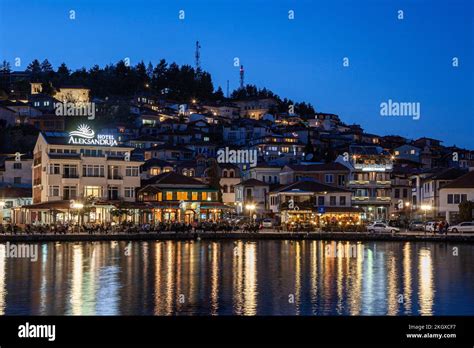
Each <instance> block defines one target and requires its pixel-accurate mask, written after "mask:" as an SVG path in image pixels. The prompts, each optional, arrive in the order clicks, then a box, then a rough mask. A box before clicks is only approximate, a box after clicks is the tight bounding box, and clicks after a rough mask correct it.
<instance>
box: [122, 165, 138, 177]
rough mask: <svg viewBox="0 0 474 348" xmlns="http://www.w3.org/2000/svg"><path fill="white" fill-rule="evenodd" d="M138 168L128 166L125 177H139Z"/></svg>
mask: <svg viewBox="0 0 474 348" xmlns="http://www.w3.org/2000/svg"><path fill="white" fill-rule="evenodd" d="M138 173H139V171H138V167H130V166H127V167H126V168H125V175H126V176H138Z"/></svg>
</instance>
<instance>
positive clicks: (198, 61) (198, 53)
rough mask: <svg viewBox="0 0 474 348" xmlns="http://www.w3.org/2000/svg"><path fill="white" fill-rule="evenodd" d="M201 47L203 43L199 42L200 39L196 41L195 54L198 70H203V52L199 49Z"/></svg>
mask: <svg viewBox="0 0 474 348" xmlns="http://www.w3.org/2000/svg"><path fill="white" fill-rule="evenodd" d="M200 49H201V45H200V44H199V41H196V52H195V54H194V57H195V59H196V72H200V71H201V52H200V51H199V50H200Z"/></svg>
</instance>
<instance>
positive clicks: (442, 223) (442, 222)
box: [439, 221, 444, 234]
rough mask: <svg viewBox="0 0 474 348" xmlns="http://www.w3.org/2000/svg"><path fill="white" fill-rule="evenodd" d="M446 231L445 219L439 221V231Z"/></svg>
mask: <svg viewBox="0 0 474 348" xmlns="http://www.w3.org/2000/svg"><path fill="white" fill-rule="evenodd" d="M443 232H444V221H441V222H440V223H439V233H440V234H442V233H443Z"/></svg>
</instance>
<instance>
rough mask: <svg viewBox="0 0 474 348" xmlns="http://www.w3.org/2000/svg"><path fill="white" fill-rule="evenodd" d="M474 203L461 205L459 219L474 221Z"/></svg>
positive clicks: (469, 202) (465, 202) (468, 202)
mask: <svg viewBox="0 0 474 348" xmlns="http://www.w3.org/2000/svg"><path fill="white" fill-rule="evenodd" d="M473 213H474V201H464V202H462V203H461V204H459V219H460V220H461V221H472V220H473V219H474V214H473Z"/></svg>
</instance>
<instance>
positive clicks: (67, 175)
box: [63, 173, 79, 179]
mask: <svg viewBox="0 0 474 348" xmlns="http://www.w3.org/2000/svg"><path fill="white" fill-rule="evenodd" d="M63 178H64V179H79V174H77V173H75V174H63Z"/></svg>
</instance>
